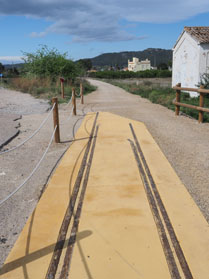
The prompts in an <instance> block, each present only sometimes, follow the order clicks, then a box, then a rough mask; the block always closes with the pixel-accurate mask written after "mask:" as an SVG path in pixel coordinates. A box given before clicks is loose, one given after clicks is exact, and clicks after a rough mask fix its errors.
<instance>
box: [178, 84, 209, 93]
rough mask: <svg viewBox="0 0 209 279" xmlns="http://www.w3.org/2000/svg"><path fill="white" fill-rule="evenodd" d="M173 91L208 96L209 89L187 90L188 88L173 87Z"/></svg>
mask: <svg viewBox="0 0 209 279" xmlns="http://www.w3.org/2000/svg"><path fill="white" fill-rule="evenodd" d="M173 89H174V90H181V91H184V90H185V91H190V92H197V93H203V94H209V89H203V88H189V87H179V86H174V87H173Z"/></svg>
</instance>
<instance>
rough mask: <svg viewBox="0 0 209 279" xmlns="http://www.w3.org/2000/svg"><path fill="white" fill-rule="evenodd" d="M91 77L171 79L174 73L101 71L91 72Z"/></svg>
mask: <svg viewBox="0 0 209 279" xmlns="http://www.w3.org/2000/svg"><path fill="white" fill-rule="evenodd" d="M88 75H89V77H92V78H105V79H125V78H156V77H158V78H164V77H171V76H172V72H171V71H169V70H161V69H159V70H146V71H138V72H131V71H100V72H90V73H89V74H88Z"/></svg>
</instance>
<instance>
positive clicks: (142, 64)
mask: <svg viewBox="0 0 209 279" xmlns="http://www.w3.org/2000/svg"><path fill="white" fill-rule="evenodd" d="M150 69H151V63H150V61H149V60H148V59H146V60H142V61H139V59H138V58H136V57H133V61H130V60H128V70H129V71H132V72H138V71H145V70H150Z"/></svg>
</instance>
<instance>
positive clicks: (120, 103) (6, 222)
mask: <svg viewBox="0 0 209 279" xmlns="http://www.w3.org/2000/svg"><path fill="white" fill-rule="evenodd" d="M90 81H91V83H92V84H94V85H96V86H97V87H98V89H97V90H96V91H95V92H93V93H91V94H89V95H88V96H86V97H85V105H80V104H79V105H78V115H77V116H73V117H70V118H69V120H68V121H66V119H67V118H68V116H69V115H70V111H71V107H69V106H66V105H64V104H63V105H61V106H60V123H62V125H61V127H60V129H61V140H62V143H60V144H55V143H53V144H52V146H51V147H50V150H49V152H48V154H47V156H46V158H45V160H44V161H43V163H42V165H41V167H40V169H39V170H38V171H37V172H36V174H35V175H34V177H33V178H32V179H31V180H30V181H29V182H28V183H27V185H25V186H24V188H23V189H22V190H20V191H19V192H18V193H17V194H16V195H15V196H14V197H13V198H11V199H10V200H9V201H7V202H6V203H5V204H4V205H3V206H2V207H0V227H1V233H0V255H1V257H0V265H1V264H2V263H3V261H4V260H5V258H6V256H7V254H8V253H9V251H10V249H11V248H12V246H13V244H14V242H15V241H16V239H17V237H18V235H19V233H20V232H21V230H22V228H23V226H24V224H25V222H26V220H27V218H28V217H29V216H30V214H31V213H32V211H33V209H34V208H35V206H36V203H37V201H38V199H39V197H40V193H41V191H42V190H43V188H44V187H45V185H46V184H47V181H48V178H49V177H50V175H51V174H52V172H53V170H54V168H55V167H56V164H57V162H58V161H59V159H60V158H61V156H62V155H63V153H64V152H65V150H66V148H68V147H69V145H70V142H69V141H70V140H71V139H72V138H73V130H74V131H75V130H76V129H77V128H78V127H79V125H80V123H81V121H82V119H83V117H84V115H85V113H87V112H89V111H109V112H112V113H116V114H119V115H121V116H125V117H129V118H131V119H134V120H138V121H142V122H144V123H145V124H146V126H147V128H148V129H149V131H150V132H151V134H152V136H153V137H154V139H155V140H156V142H157V143H158V144H159V146H160V147H161V149H162V151H163V152H164V154H165V156H166V157H167V158H168V160H169V161H170V163H171V165H172V166H173V168H174V169H175V170H176V172H177V174H178V176H179V177H180V179H181V180H182V182H183V183H184V184H185V186H186V187H187V189H188V191H189V192H190V194H191V195H192V197H193V198H194V200H195V201H196V203H197V205H198V206H199V208H200V209H201V211H202V212H203V214H204V216H205V218H206V219H207V221H208V222H209V172H208V167H209V156H208V152H209V151H208V150H209V141H208V136H209V124H198V122H197V121H196V120H193V119H191V118H188V117H185V116H179V117H176V116H175V115H174V112H173V111H170V110H168V109H167V108H164V107H162V106H160V105H156V104H152V103H150V101H148V100H146V99H143V98H141V97H139V96H135V95H132V94H129V93H127V92H126V91H124V90H122V89H121V88H117V87H114V86H112V85H110V84H106V83H104V82H101V81H95V80H90ZM13 93H14V94H19V93H17V92H13ZM24 96H28V95H27V94H24ZM21 98H24V97H23V96H22V97H21ZM32 99H33V98H32ZM32 99H31V102H33V100H32ZM35 101H37V100H35ZM39 101H40V100H39ZM41 102H42V101H41ZM28 106H30V102H29V103H28ZM21 109H22V108H21V105H20V106H19V110H17V112H16V113H19V114H21ZM47 109H48V108H45V111H46V110H47ZM47 113H48V112H43V110H42V108H41V109H40V111H36V113H35V114H34V113H33V114H31V113H28V114H24V115H23V116H22V119H20V120H18V121H19V123H20V128H19V129H20V134H19V135H18V137H16V138H15V139H14V140H12V141H11V142H10V143H9V144H8V145H7V146H5V147H4V148H11V147H13V146H16V145H17V144H18V143H19V142H21V141H23V140H24V139H25V138H27V137H28V136H29V135H31V134H32V132H33V131H34V130H35V129H37V128H38V126H39V125H40V123H41V122H42V121H43V119H44V118H45V117H46V115H47ZM52 126H53V125H52V120H51V118H50V119H49V120H48V122H47V123H46V125H45V126H44V128H43V129H42V130H41V131H40V133H39V134H37V135H36V136H35V137H34V138H33V139H32V140H30V141H29V142H28V143H26V144H25V145H24V146H22V147H21V148H19V149H17V150H15V151H12V152H11V153H7V154H4V155H2V156H0V166H1V168H0V173H5V175H1V176H0V180H1V187H0V197H1V199H2V198H3V197H5V196H7V195H8V194H9V193H10V192H11V191H12V190H13V189H15V188H16V187H17V186H18V185H19V184H20V183H21V182H22V181H23V180H24V179H25V178H26V177H27V176H28V175H29V174H30V172H31V170H32V169H33V168H34V166H35V165H36V163H37V162H38V160H39V159H40V157H41V155H42V154H43V152H44V150H45V149H46V147H47V144H48V142H49V140H50V137H51V133H52V130H53V127H52Z"/></svg>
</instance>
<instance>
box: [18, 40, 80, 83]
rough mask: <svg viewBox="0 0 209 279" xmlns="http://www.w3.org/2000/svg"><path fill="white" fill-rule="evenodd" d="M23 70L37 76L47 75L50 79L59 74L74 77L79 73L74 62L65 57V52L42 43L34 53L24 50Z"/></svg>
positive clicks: (43, 76)
mask: <svg viewBox="0 0 209 279" xmlns="http://www.w3.org/2000/svg"><path fill="white" fill-rule="evenodd" d="M23 54H24V57H25V58H24V61H25V66H24V70H25V72H26V73H28V74H32V75H35V76H37V77H39V78H45V77H49V78H51V79H52V80H54V79H56V78H57V77H59V76H63V77H64V78H70V79H74V78H75V77H76V76H77V75H78V74H79V69H78V67H77V66H76V64H75V63H74V62H73V61H71V60H69V59H67V53H64V54H61V53H59V52H58V50H57V49H55V48H52V49H49V48H48V47H47V46H45V45H43V46H42V47H41V48H40V49H38V50H37V51H36V52H35V53H28V52H25V53H23Z"/></svg>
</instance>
